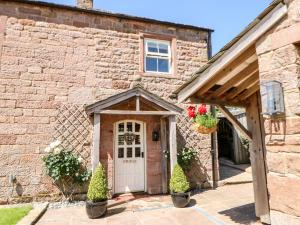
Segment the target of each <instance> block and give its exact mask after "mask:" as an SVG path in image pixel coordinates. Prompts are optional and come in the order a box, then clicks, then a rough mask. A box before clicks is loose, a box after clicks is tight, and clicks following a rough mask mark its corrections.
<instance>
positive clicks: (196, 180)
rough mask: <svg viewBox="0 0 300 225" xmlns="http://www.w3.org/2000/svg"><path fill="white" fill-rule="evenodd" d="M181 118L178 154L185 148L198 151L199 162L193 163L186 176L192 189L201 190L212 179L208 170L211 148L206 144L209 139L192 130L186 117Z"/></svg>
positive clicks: (178, 134)
mask: <svg viewBox="0 0 300 225" xmlns="http://www.w3.org/2000/svg"><path fill="white" fill-rule="evenodd" d="M181 117H183V118H180V119H179V122H178V126H177V149H178V152H179V151H181V149H182V148H184V147H186V148H193V149H195V150H197V152H198V155H197V160H195V161H194V162H193V164H192V166H191V169H190V170H189V171H188V172H187V174H186V175H187V177H188V179H189V182H190V185H191V188H192V189H194V188H200V187H202V185H203V183H205V182H207V181H208V180H209V178H210V175H209V174H208V170H207V167H208V166H209V165H210V164H211V156H210V151H209V150H207V148H209V147H210V146H206V143H205V142H207V139H208V138H209V137H208V136H207V135H202V136H201V135H199V134H198V133H196V132H195V131H194V130H192V129H191V124H190V122H189V121H188V120H186V119H185V118H184V116H181ZM206 136H207V137H206Z"/></svg>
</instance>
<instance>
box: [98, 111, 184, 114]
mask: <svg viewBox="0 0 300 225" xmlns="http://www.w3.org/2000/svg"><path fill="white" fill-rule="evenodd" d="M98 113H100V114H110V115H178V114H179V113H177V112H170V111H134V110H101V111H99V112H98Z"/></svg>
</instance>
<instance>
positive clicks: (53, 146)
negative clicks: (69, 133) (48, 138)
mask: <svg viewBox="0 0 300 225" xmlns="http://www.w3.org/2000/svg"><path fill="white" fill-rule="evenodd" d="M60 143H61V142H60V140H56V141H54V142H52V143H51V144H50V148H52V149H53V148H56V147H57V146H59V145H60Z"/></svg>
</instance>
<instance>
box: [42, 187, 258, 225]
mask: <svg viewBox="0 0 300 225" xmlns="http://www.w3.org/2000/svg"><path fill="white" fill-rule="evenodd" d="M126 198H127V197H126ZM253 199H254V197H253V187H252V184H239V185H228V186H223V187H220V188H218V189H216V190H205V191H201V192H200V193H198V194H195V195H193V196H192V198H191V203H190V205H189V206H188V207H187V208H183V209H178V208H174V207H173V204H172V201H171V198H170V196H143V197H138V198H137V199H136V200H134V199H132V198H130V200H128V201H127V202H125V203H123V204H115V205H112V206H111V207H109V209H108V212H107V214H106V216H105V217H103V218H99V219H93V220H91V219H89V218H88V217H87V215H86V212H85V207H84V206H83V205H79V206H74V207H65V208H50V209H48V210H47V212H46V213H45V214H44V216H43V217H42V218H41V219H40V220H39V221H38V223H37V225H94V224H95V225H96V224H97V225H232V224H234V225H242V224H243V225H247V224H249V225H250V224H260V223H259V222H258V220H257V218H256V217H255V210H254V203H253V201H254V200H253Z"/></svg>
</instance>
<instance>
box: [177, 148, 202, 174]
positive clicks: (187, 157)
mask: <svg viewBox="0 0 300 225" xmlns="http://www.w3.org/2000/svg"><path fill="white" fill-rule="evenodd" d="M196 157H197V151H196V150H195V149H192V148H183V149H182V150H181V151H180V152H179V153H177V159H178V164H179V165H180V166H181V167H182V168H183V169H184V170H185V171H188V170H190V168H191V166H192V163H193V161H194V160H195V159H196Z"/></svg>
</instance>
